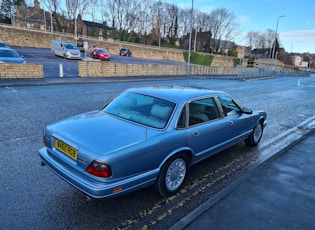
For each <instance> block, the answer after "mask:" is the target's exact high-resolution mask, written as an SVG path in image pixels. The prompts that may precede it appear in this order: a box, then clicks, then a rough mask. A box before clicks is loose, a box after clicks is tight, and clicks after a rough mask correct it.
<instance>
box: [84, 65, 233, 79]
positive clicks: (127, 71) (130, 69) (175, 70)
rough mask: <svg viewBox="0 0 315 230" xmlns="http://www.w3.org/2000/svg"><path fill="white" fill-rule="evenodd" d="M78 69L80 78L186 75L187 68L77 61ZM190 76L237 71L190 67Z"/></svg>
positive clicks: (221, 68)
mask: <svg viewBox="0 0 315 230" xmlns="http://www.w3.org/2000/svg"><path fill="white" fill-rule="evenodd" d="M78 68H79V76H80V77H86V76H88V77H113V76H115V77H127V76H171V75H172V76H173V75H186V74H187V66H180V65H156V64H127V63H113V62H95V61H90V62H89V61H88V62H84V61H79V63H78ZM191 75H237V69H236V68H231V67H224V66H222V67H208V66H191Z"/></svg>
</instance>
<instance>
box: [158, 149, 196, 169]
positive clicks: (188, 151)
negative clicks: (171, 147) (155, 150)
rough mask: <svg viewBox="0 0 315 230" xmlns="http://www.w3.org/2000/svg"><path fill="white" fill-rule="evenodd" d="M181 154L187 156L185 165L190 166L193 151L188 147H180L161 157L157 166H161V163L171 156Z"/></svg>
mask: <svg viewBox="0 0 315 230" xmlns="http://www.w3.org/2000/svg"><path fill="white" fill-rule="evenodd" d="M180 154H183V155H185V156H187V160H188V162H187V166H190V162H191V161H192V157H193V152H192V150H191V149H189V148H181V149H177V150H175V151H173V152H171V153H170V154H169V155H167V157H165V158H164V159H163V161H162V162H161V164H160V165H159V168H160V169H161V168H162V167H163V165H164V164H165V163H166V162H167V161H168V160H169V159H170V158H172V157H174V156H177V155H180Z"/></svg>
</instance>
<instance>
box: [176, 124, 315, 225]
mask: <svg viewBox="0 0 315 230" xmlns="http://www.w3.org/2000/svg"><path fill="white" fill-rule="evenodd" d="M305 137H306V139H304V138H305ZM301 140H302V141H301V142H299V143H297V144H296V145H295V146H294V147H292V148H291V149H289V150H287V151H285V152H284V153H283V154H279V156H278V157H277V158H274V159H271V160H270V161H269V162H267V163H266V164H263V165H262V166H261V167H259V168H258V169H257V170H254V173H252V174H251V175H250V176H248V177H247V178H246V179H245V180H244V181H243V182H241V183H240V184H238V185H237V186H235V187H234V188H233V189H232V190H231V191H230V192H228V193H226V194H225V195H224V196H222V197H221V198H220V199H218V200H217V201H212V200H211V199H210V200H209V201H207V202H206V203H205V204H204V205H201V206H200V207H199V208H197V209H196V210H195V211H193V212H192V213H191V214H189V215H188V216H187V217H185V218H183V219H182V220H181V221H179V222H178V223H177V224H175V225H174V226H173V227H172V228H171V229H185V230H196V229H198V230H202V229H233V230H234V229H255V230H257V229H303V230H304V229H315V218H314V217H315V132H314V129H313V130H311V131H310V132H309V133H308V134H307V135H306V136H304V137H303V138H301Z"/></svg>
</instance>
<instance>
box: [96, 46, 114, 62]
mask: <svg viewBox="0 0 315 230" xmlns="http://www.w3.org/2000/svg"><path fill="white" fill-rule="evenodd" d="M91 57H92V58H96V59H100V60H101V61H110V54H109V53H107V51H106V50H104V49H101V48H93V49H92V50H91Z"/></svg>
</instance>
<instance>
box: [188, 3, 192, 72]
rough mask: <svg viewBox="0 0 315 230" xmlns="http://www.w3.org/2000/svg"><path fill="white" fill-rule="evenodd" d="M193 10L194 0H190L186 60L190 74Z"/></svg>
mask: <svg viewBox="0 0 315 230" xmlns="http://www.w3.org/2000/svg"><path fill="white" fill-rule="evenodd" d="M193 12H194V0H191V15H190V29H189V30H190V33H189V44H188V60H187V75H188V76H189V75H190V51H191V34H192V21H193Z"/></svg>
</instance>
